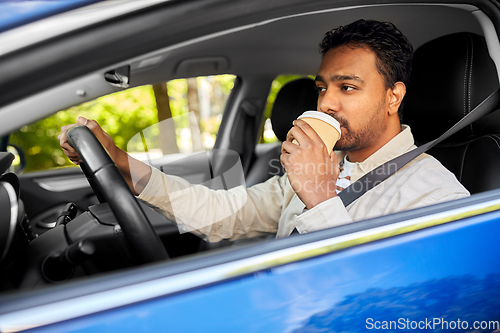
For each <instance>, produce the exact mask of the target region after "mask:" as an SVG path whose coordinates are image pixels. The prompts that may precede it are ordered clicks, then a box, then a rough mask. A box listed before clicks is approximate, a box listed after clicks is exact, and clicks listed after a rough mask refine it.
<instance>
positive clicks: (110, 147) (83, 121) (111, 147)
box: [57, 117, 118, 165]
mask: <svg viewBox="0 0 500 333" xmlns="http://www.w3.org/2000/svg"><path fill="white" fill-rule="evenodd" d="M76 125H84V126H87V127H88V128H89V129H90V130H91V131H92V133H94V135H95V136H96V137H97V139H98V140H99V141H100V142H101V144H102V146H103V147H104V149H106V151H107V152H108V154H109V156H110V157H111V159H112V160H113V161H114V160H115V158H116V157H117V156H116V155H117V150H118V147H116V145H115V143H114V141H113V139H112V138H111V137H110V136H109V135H108V133H106V132H104V130H103V129H102V128H101V126H99V124H98V123H97V121H95V120H90V119H87V118H84V117H78V119H77V120H76V124H71V125H67V126H63V127H62V128H61V134H59V136H58V137H57V138H58V139H59V144H60V145H61V148H62V150H63V152H64V154H66V156H68V158H69V159H70V161H71V162H73V163H75V164H76V165H78V164H80V162H81V161H82V159H81V158H80V155H78V153H77V152H76V150H75V148H73V147H72V146H71V145H70V143H69V140H68V131H69V129H70V128H72V127H74V126H76Z"/></svg>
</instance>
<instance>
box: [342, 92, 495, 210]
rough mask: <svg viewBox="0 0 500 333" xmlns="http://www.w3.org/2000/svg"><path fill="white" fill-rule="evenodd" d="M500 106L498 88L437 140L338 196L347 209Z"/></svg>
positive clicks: (404, 156) (356, 182) (410, 152)
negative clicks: (439, 144)
mask: <svg viewBox="0 0 500 333" xmlns="http://www.w3.org/2000/svg"><path fill="white" fill-rule="evenodd" d="M499 105H500V88H499V89H497V90H495V91H494V92H493V93H492V94H491V95H489V96H488V97H487V98H486V99H484V100H483V101H482V102H481V103H480V104H479V105H478V106H476V107H475V108H474V109H473V110H472V111H471V112H469V113H468V114H467V115H466V116H465V117H463V118H462V119H460V120H459V121H458V122H457V123H456V124H455V125H453V126H452V127H451V128H450V129H449V130H447V131H446V132H445V133H444V134H443V135H441V136H440V137H439V138H437V139H435V140H433V141H430V142H428V143H426V144H424V145H421V146H420V147H418V148H416V149H413V150H411V151H409V152H407V153H405V154H403V155H400V156H397V157H395V158H394V159H392V160H390V161H388V162H386V163H384V164H382V165H380V166H379V167H377V168H375V169H373V170H372V171H370V172H368V173H367V174H365V175H364V176H363V177H361V178H360V179H358V180H357V181H355V182H354V183H352V184H351V185H349V186H348V187H346V188H345V189H344V190H342V191H341V192H340V193H339V194H338V196H339V197H340V199H341V200H342V202H343V203H344V206H345V207H347V206H349V205H350V204H351V203H353V202H354V201H355V200H357V199H358V198H359V197H361V196H362V195H363V194H365V193H366V192H368V191H369V190H371V189H372V188H374V187H375V186H377V185H378V184H380V183H381V182H383V181H384V180H386V179H387V178H389V177H390V176H391V175H393V174H394V173H396V172H397V171H398V170H399V169H401V168H402V167H404V166H405V165H406V164H408V163H409V162H410V161H411V160H413V159H414V158H415V157H417V156H419V155H420V154H422V153H424V152H425V151H427V150H428V149H430V148H432V147H434V146H435V145H437V144H438V143H440V142H441V141H443V140H445V139H446V138H448V137H450V136H451V135H453V134H455V133H456V132H458V131H459V130H461V129H462V128H464V127H465V126H467V125H470V124H472V123H473V122H474V121H476V120H478V119H479V118H481V117H482V116H485V115H487V114H488V113H490V112H493V111H495V110H497V109H498V107H499Z"/></svg>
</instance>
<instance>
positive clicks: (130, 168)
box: [58, 117, 151, 195]
mask: <svg viewBox="0 0 500 333" xmlns="http://www.w3.org/2000/svg"><path fill="white" fill-rule="evenodd" d="M76 125H84V126H87V127H88V128H89V129H90V130H91V131H92V133H94V135H95V136H96V137H97V139H98V140H99V141H100V142H101V144H102V146H103V147H104V149H106V151H107V152H108V154H109V156H110V157H111V159H112V160H113V162H115V165H116V167H117V168H118V170H120V173H121V174H122V175H123V178H124V179H125V181H126V182H127V184H128V186H129V187H130V189H131V190H132V192H133V193H134V194H135V195H139V194H140V193H141V192H142V190H143V189H144V187H145V186H146V185H147V183H148V182H149V178H150V177H151V168H150V167H149V166H148V165H147V164H144V163H142V162H141V161H139V160H136V159H135V158H133V157H131V156H129V155H128V154H127V153H126V152H124V151H123V150H121V149H120V148H118V147H117V146H116V144H115V142H114V141H113V139H112V138H111V137H110V136H109V134H108V133H106V132H104V130H103V129H102V128H101V126H99V124H98V123H97V122H96V121H95V120H90V119H86V118H84V117H78V119H77V121H76V124H71V125H67V126H63V127H62V128H61V134H59V136H58V139H59V144H60V145H61V148H62V150H63V152H64V154H66V156H68V158H69V159H70V160H71V161H72V162H73V163H75V164H76V165H78V164H80V162H82V159H81V158H80V155H78V153H77V152H76V150H75V149H74V148H73V147H72V146H71V145H70V143H69V141H68V136H67V134H68V130H69V129H70V128H72V127H74V126H76ZM132 180H134V181H132Z"/></svg>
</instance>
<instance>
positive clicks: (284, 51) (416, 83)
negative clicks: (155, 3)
mask: <svg viewBox="0 0 500 333" xmlns="http://www.w3.org/2000/svg"><path fill="white" fill-rule="evenodd" d="M476 9H477V8H476V7H474V6H469V5H433V4H429V5H425V4H407V5H394V6H389V5H388V6H368V7H358V8H355V7H353V8H347V9H341V10H339V9H335V8H330V9H324V10H317V11H316V10H311V11H308V10H304V11H296V12H292V13H289V14H286V15H282V16H275V17H263V18H262V19H260V20H254V21H252V22H249V23H247V24H245V25H240V26H235V27H234V28H232V29H229V30H226V31H223V32H220V33H213V34H209V35H201V36H199V37H196V38H191V39H186V40H185V41H182V42H178V43H174V44H172V45H163V44H161V43H160V41H159V40H157V39H155V38H159V37H161V36H159V37H151V38H152V39H154V41H152V42H151V45H154V49H151V50H149V51H148V52H144V53H141V54H134V53H133V52H132V51H127V52H128V53H124V55H122V56H120V57H118V58H119V61H115V62H114V63H112V64H108V65H106V66H104V67H99V68H98V69H95V68H94V69H92V70H90V71H87V72H86V73H85V75H75V76H74V77H73V78H72V79H69V80H66V81H65V82H62V83H61V84H58V85H54V86H51V87H50V88H47V89H44V90H40V91H38V92H36V93H32V94H28V95H29V96H28V97H26V98H24V99H17V100H16V99H15V100H12V101H7V102H6V100H3V102H2V103H3V104H2V105H3V107H1V109H0V113H1V114H5V115H6V116H9V115H13V114H16V117H13V118H12V119H13V121H12V122H10V123H9V124H4V125H1V126H0V132H2V133H3V134H6V133H10V132H13V131H15V130H17V129H19V128H21V127H22V126H24V125H25V124H28V123H32V122H35V121H36V120H39V119H42V118H44V117H46V116H49V115H51V114H53V113H54V112H55V111H57V110H62V109H66V108H69V107H71V106H73V105H77V104H80V103H82V102H85V101H89V100H93V99H95V98H97V97H100V96H103V95H107V94H110V93H113V92H116V91H120V90H122V88H118V87H116V85H112V84H110V82H109V81H106V80H105V79H104V73H109V72H110V71H113V70H115V69H118V68H122V67H123V66H125V67H127V66H129V69H130V74H129V75H130V87H136V86H142V85H147V84H153V83H157V82H166V81H168V80H173V79H177V78H188V77H197V76H202V75H216V74H234V75H237V77H238V79H237V81H236V83H235V87H234V88H233V91H232V93H231V97H230V99H229V101H228V103H227V105H226V109H225V111H224V116H223V119H222V123H221V126H220V129H219V132H218V134H217V140H216V142H215V146H214V150H215V149H219V150H227V151H233V152H235V153H236V160H237V159H238V158H239V159H240V161H241V165H242V168H243V171H244V173H245V182H246V186H252V185H254V184H257V183H260V182H263V181H265V180H266V179H268V178H269V177H271V176H273V175H276V174H277V173H276V172H275V168H274V167H273V165H272V163H271V161H273V160H274V161H276V160H279V155H280V149H281V144H280V142H281V141H284V140H285V138H286V133H287V132H288V130H289V129H290V127H291V123H292V121H293V120H294V119H296V118H297V116H298V115H299V114H301V113H302V112H303V111H305V110H311V109H316V99H317V93H316V90H315V84H314V81H313V80H312V79H311V78H310V76H314V75H315V74H316V71H317V69H318V67H319V64H320V61H321V56H320V53H319V51H318V44H319V42H320V41H321V39H322V36H323V34H324V33H325V32H326V31H328V30H330V29H332V28H334V27H337V26H339V25H344V24H348V23H350V22H352V21H355V20H356V19H359V18H373V19H379V20H385V21H391V22H393V23H394V24H395V25H396V26H397V27H398V28H399V29H400V30H401V31H402V32H403V33H404V34H405V35H406V36H407V37H408V38H409V40H410V41H411V42H412V44H413V46H414V49H415V62H414V69H413V73H412V77H411V82H410V87H409V88H408V93H407V96H406V98H405V102H404V115H403V123H405V124H408V125H410V127H411V128H412V132H413V134H414V136H415V139H416V144H418V145H420V144H423V143H426V142H428V141H430V140H432V139H435V138H436V137H438V136H439V135H441V134H442V133H444V132H445V131H446V130H447V129H448V128H450V127H451V126H452V125H453V124H454V123H456V122H457V121H458V120H459V119H461V118H462V117H463V116H464V115H466V114H467V113H468V112H470V111H471V110H472V109H473V108H474V107H475V106H476V105H477V104H479V103H480V102H481V101H483V100H484V99H485V98H486V97H487V96H488V95H489V94H490V93H492V92H493V91H494V90H496V89H497V88H498V87H499V79H498V77H499V75H498V70H497V68H499V67H498V65H499V64H498V63H497V64H495V62H494V61H493V60H492V58H493V59H500V57H498V56H497V57H495V56H492V55H499V54H500V44H499V43H498V39H497V38H496V34H495V32H494V30H493V31H492V30H491V29H492V28H491V27H489V25H488V24H489V21H488V19H487V18H486V16H485V15H484V14H483V13H482V12H480V11H477V10H476ZM422 22H425V24H422ZM158 29H159V28H158ZM137 38H138V37H134V36H131V37H130V42H129V44H128V45H121V46H120V47H124V48H125V47H127V48H134V43H139V41H138V40H137ZM0 42H1V39H0ZM97 42H100V40H98V41H97ZM97 42H96V43H97ZM138 50H143V49H141V48H138ZM102 52H109V49H107V48H106V47H103V48H102ZM131 52H132V53H131ZM141 52H142V51H141ZM96 57H99V53H96ZM70 60H71V59H70ZM497 61H498V60H497ZM283 74H293V75H300V76H304V77H303V78H299V79H296V80H293V81H291V82H289V83H288V84H286V85H284V86H283V88H282V89H281V90H280V92H279V93H278V95H277V97H276V100H275V102H274V104H273V109H272V113H271V123H272V126H273V130H274V133H275V134H276V137H277V138H278V140H279V141H278V142H276V143H272V144H258V139H259V134H260V133H259V129H260V128H261V125H262V123H263V121H264V120H265V119H264V108H265V106H266V103H267V98H268V95H269V91H270V87H271V84H272V82H273V80H274V79H275V78H276V77H277V76H278V75H283ZM307 76H309V77H307ZM27 89H28V88H27ZM33 89H35V88H33ZM82 90H83V91H84V92H85V94H83V95H82V94H81V93H80V94H78V93H75V91H82ZM35 105H36V109H37V112H30V110H32V109H33V107H34V106H35ZM499 117H500V114H498V112H494V113H491V114H489V115H488V116H486V117H484V118H483V119H480V120H479V121H477V122H475V123H473V124H471V125H470V126H468V127H467V128H466V129H464V130H461V131H460V132H459V133H457V134H455V135H453V136H452V137H451V138H449V139H447V140H446V141H445V142H443V143H441V144H439V145H438V146H436V147H434V148H433V149H432V150H431V151H429V152H428V153H429V154H431V155H433V156H434V157H436V158H437V159H438V160H439V161H441V163H442V164H443V165H445V166H446V167H447V168H448V169H449V170H450V171H452V172H453V173H454V174H455V175H456V176H457V179H458V180H459V181H461V182H462V184H464V186H465V187H466V188H467V189H468V190H469V191H470V192H471V194H476V193H480V192H484V191H488V190H493V189H497V188H499V187H500V178H499V177H498V175H497V174H496V170H497V169H498V168H497V167H498V166H499V164H500V145H499V143H500V137H499V136H498V135H499V134H498V133H500V128H499V127H498V124H499V123H500V122H499V120H500V119H499ZM211 158H213V159H216V158H217V157H214V156H211V155H210V153H207V154H201V155H200V154H198V155H193V156H191V157H187V158H183V159H180V160H178V161H169V162H168V166H169V168H170V169H169V170H170V172H171V173H173V174H177V175H179V176H182V177H189V176H190V174H191V175H192V174H194V173H196V172H198V171H197V169H196V166H199V165H201V164H205V163H207V162H206V160H207V159H211ZM219 159H220V160H221V163H220V164H217V163H215V165H216V166H215V167H214V170H216V171H214V173H213V174H211V175H210V174H209V175H206V177H215V176H217V175H218V174H222V173H224V172H225V171H227V170H228V169H230V168H231V167H233V166H234V165H235V163H236V162H235V155H231V156H227V155H225V156H222V157H219ZM162 163H164V161H160V160H158V161H152V164H153V165H154V166H156V167H160V166H161V165H162ZM208 163H213V160H209V162H208ZM217 165H218V166H217ZM271 167H273V168H272V170H271ZM7 169H8V167H5V168H2V170H1V171H2V172H5V171H7ZM171 170H174V172H172V171H171ZM176 170H178V171H176ZM176 172H177V173H176ZM282 172H283V170H281V171H280V173H278V174H282ZM9 177H10V176H9ZM206 177H205V178H206ZM87 178H89V177H88V175H87ZM4 179H5V178H2V179H0V180H2V181H3V180H4ZM48 180H49V181H50V180H55V181H59V182H60V183H61V184H68V183H71V185H70V186H68V187H64V186H63V187H62V190H57V191H53V190H50V189H47V187H45V188H44V186H42V185H41V184H44V183H47V181H48ZM204 180H206V179H204ZM86 181H87V180H86V179H85V176H84V174H83V173H82V171H81V170H80V169H79V168H71V169H66V170H64V169H63V170H57V169H56V170H49V171H44V172H35V173H29V174H24V175H20V177H19V181H17V180H10V181H9V183H10V184H13V186H12V187H13V188H14V189H15V191H17V193H18V192H19V189H20V198H21V199H22V201H20V203H24V208H23V209H24V212H26V214H27V216H26V217H25V216H24V214H19V215H18V216H15V217H11V216H9V217H6V218H7V219H8V220H9V223H11V224H9V223H7V222H6V223H4V225H5V224H7V225H12V223H14V224H19V225H22V228H21V229H22V233H25V234H26V233H28V234H30V235H31V236H30V237H31V239H30V242H31V243H36V244H38V245H37V246H31V247H30V248H29V249H28V250H27V252H26V253H27V254H26V253H25V252H24V251H25V250H24V249H25V247H26V244H25V243H26V241H24V240H23V241H21V240H19V239H18V238H19V237H22V236H21V235H18V234H17V233H16V235H15V236H14V235H13V236H12V237H7V238H8V239H6V240H1V239H0V241H2V242H3V244H4V245H3V246H1V247H0V255H1V251H2V248H5V253H4V259H3V262H2V267H1V268H2V274H0V275H1V281H0V283H1V284H2V287H1V288H0V290H1V291H9V290H12V289H32V288H37V287H41V286H46V285H48V284H51V283H55V282H59V281H64V280H66V279H69V278H74V277H83V276H87V275H97V274H101V273H103V272H109V271H114V270H117V269H123V268H126V267H131V266H135V265H136V261H135V260H134V258H133V257H134V256H133V255H131V253H130V250H127V247H126V246H123V243H124V239H123V238H119V237H118V238H117V237H115V236H114V235H115V234H116V233H117V232H119V230H118V229H119V225H118V221H117V218H116V217H115V216H114V215H113V212H115V213H116V211H115V210H113V212H112V211H111V210H109V208H108V207H107V206H106V207H104V208H103V205H100V206H99V205H97V206H92V205H94V204H96V203H97V202H98V201H97V200H96V198H95V197H94V195H93V190H92V188H91V187H89V186H88V184H87V183H86ZM4 192H5V193H3V192H2V195H4V196H7V197H9V198H11V197H12V191H10V190H5V191H4ZM9 193H10V194H9ZM18 196H19V195H18ZM14 201H15V200H14ZM14 201H13V200H10V199H9V200H2V201H0V202H2V203H3V202H8V203H9V205H8V206H7V207H3V208H2V210H3V211H12V212H14V211H16V210H17V206H16V209H13V205H17V202H15V203H14ZM68 202H75V203H77V206H78V209H77V211H78V214H77V216H72V217H71V218H72V219H73V220H72V221H71V222H70V223H67V224H65V225H67V226H68V229H70V230H69V231H68V232H69V234H70V235H71V236H70V238H72V240H73V241H74V244H77V246H76V248H75V247H72V248H71V250H69V251H70V252H71V253H74V257H72V258H78V259H73V260H74V261H75V262H76V261H77V262H79V263H80V262H81V263H83V264H82V265H77V266H76V267H72V268H68V269H67V271H65V272H63V273H61V274H60V275H58V273H50V272H52V268H50V267H49V268H47V271H46V272H42V273H41V272H40V269H39V264H38V263H39V262H45V263H46V264H45V265H46V266H47V267H48V266H50V265H54V266H57V265H59V264H58V262H59V261H60V260H62V259H60V258H59V257H57V258H55V259H54V258H53V257H51V256H52V255H53V254H54V253H56V252H57V253H60V252H61V251H67V250H66V248H67V244H66V240H65V239H66V237H67V236H66V235H65V232H64V231H63V230H60V232H58V233H56V232H55V230H50V233H51V234H52V235H54V236H51V237H47V236H45V233H47V234H48V233H49V232H48V231H47V230H45V231H43V234H42V231H41V229H40V227H39V225H38V226H37V223H38V222H40V221H42V222H47V223H51V222H52V220H53V219H54V217H55V216H56V217H57V216H60V213H61V211H63V212H65V211H69V208H70V207H68V206H67V204H68ZM89 206H91V208H88V207H89ZM141 206H142V208H143V210H144V211H145V214H146V215H147V217H148V219H149V221H150V222H151V224H152V225H153V228H154V230H155V232H156V234H158V236H159V238H160V241H161V243H162V244H163V246H165V247H166V249H167V252H168V254H169V256H170V257H171V258H176V257H182V256H185V255H188V254H194V253H198V252H204V251H206V250H209V249H213V248H217V247H225V246H238V245H241V244H248V241H241V242H239V241H236V242H228V241H223V242H221V243H219V244H209V243H206V242H205V241H203V240H201V239H200V238H199V237H198V236H195V235H193V234H191V233H181V234H179V230H178V228H177V227H176V226H175V225H174V224H173V223H171V222H169V221H167V220H166V218H165V217H163V216H160V215H159V214H158V213H157V212H155V211H154V210H152V209H150V208H149V207H147V206H146V205H144V204H142V203H141ZM73 209H74V208H73ZM13 215H16V214H14V213H13ZM11 221H15V222H11ZM96 221H98V222H96ZM75 222H76V223H75ZM122 228H123V227H122ZM12 233H13V232H12V231H11V232H10V234H12ZM34 234H40V235H39V236H38V237H36V236H33V235H34ZM90 238H91V239H92V240H93V241H94V244H93V245H92V246H91V245H88V244H87V243H85V240H86V239H90ZM272 238H273V235H263V236H261V237H257V238H255V239H254V241H262V240H269V239H272ZM250 241H252V240H250ZM54 244H57V245H54ZM89 247H90V248H95V249H91V250H89ZM91 252H92V253H91ZM94 252H95V255H94V254H93V253H94ZM20 256H23V258H27V259H23V260H19V259H18V258H20ZM70 256H71V255H70ZM49 257H51V258H53V259H50V260H48V261H47V258H49ZM89 258H90V259H89ZM58 260H59V261H58ZM20 261H22V263H20ZM51 267H52V266H51ZM57 267H58V266H57ZM57 267H56V268H54V269H55V270H56V271H58V268H57ZM65 267H66V266H65ZM49 271H50V272H49ZM47 272H49V273H47Z"/></svg>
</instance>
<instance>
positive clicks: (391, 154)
mask: <svg viewBox="0 0 500 333" xmlns="http://www.w3.org/2000/svg"><path fill="white" fill-rule="evenodd" d="M413 148H414V140H413V134H412V133H411V129H410V126H408V125H402V126H401V132H399V134H398V135H396V136H395V137H394V138H392V139H391V140H390V141H389V142H387V143H386V144H385V145H384V146H383V147H382V148H380V149H379V150H377V151H376V152H375V153H373V154H372V155H370V157H368V158H367V159H366V160H364V161H363V162H356V163H353V164H354V170H353V173H354V171H355V169H359V171H360V172H359V173H360V175H354V174H353V178H356V179H358V178H360V177H361V176H362V175H363V174H366V173H368V172H370V171H372V170H373V169H375V168H376V167H378V166H379V165H382V164H384V163H385V162H387V161H390V160H392V159H393V158H395V157H396V156H399V155H402V154H404V153H406V152H407V151H409V150H411V149H413ZM345 154H346V153H345V152H341V154H339V157H342V158H343V157H344V156H345ZM356 173H358V172H356ZM353 181H355V180H354V179H353Z"/></svg>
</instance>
